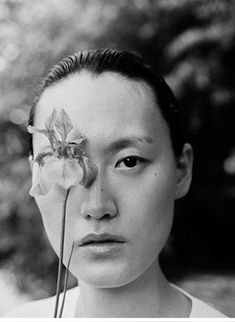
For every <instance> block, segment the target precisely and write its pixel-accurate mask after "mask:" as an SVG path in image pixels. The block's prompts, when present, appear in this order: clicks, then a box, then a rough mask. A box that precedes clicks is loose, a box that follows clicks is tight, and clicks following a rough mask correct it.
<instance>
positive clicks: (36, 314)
mask: <svg viewBox="0 0 235 322" xmlns="http://www.w3.org/2000/svg"><path fill="white" fill-rule="evenodd" d="M76 289H77V288H76V287H75V288H73V289H71V290H68V291H67V294H66V301H65V303H66V307H65V308H64V312H65V313H67V314H68V315H70V314H73V308H74V306H75V300H76V297H75V293H76ZM61 296H62V295H61ZM54 305H55V296H52V297H48V298H45V299H41V300H36V301H31V302H27V303H24V304H22V305H20V306H19V307H17V308H15V309H14V310H11V311H9V312H8V313H6V314H5V315H4V316H2V317H1V318H53V314H54ZM67 314H66V315H67ZM63 315H64V314H63Z"/></svg>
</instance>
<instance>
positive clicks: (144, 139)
mask: <svg viewBox="0 0 235 322" xmlns="http://www.w3.org/2000/svg"><path fill="white" fill-rule="evenodd" d="M152 143H153V139H152V138H151V137H150V136H130V137H124V138H120V139H117V140H115V141H113V142H112V143H111V144H109V145H108V146H107V148H106V149H105V150H106V151H119V150H122V149H125V148H128V147H130V146H138V145H140V144H149V145H150V144H152Z"/></svg>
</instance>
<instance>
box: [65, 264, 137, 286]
mask: <svg viewBox="0 0 235 322" xmlns="http://www.w3.org/2000/svg"><path fill="white" fill-rule="evenodd" d="M94 266H96V265H94ZM71 272H72V274H73V275H75V276H76V278H77V279H78V281H82V282H83V283H86V284H88V285H90V286H93V287H97V288H117V287H122V286H125V285H127V284H129V283H131V282H132V281H133V280H135V279H136V276H133V275H134V274H131V272H130V268H129V269H128V268H126V269H125V268H123V267H122V268H120V267H119V268H118V267H117V265H116V267H108V265H106V264H104V267H103V268H102V267H99V268H98V267H97V266H96V267H92V268H91V267H90V268H88V267H84V269H82V268H81V267H80V269H78V270H76V271H73V270H71Z"/></svg>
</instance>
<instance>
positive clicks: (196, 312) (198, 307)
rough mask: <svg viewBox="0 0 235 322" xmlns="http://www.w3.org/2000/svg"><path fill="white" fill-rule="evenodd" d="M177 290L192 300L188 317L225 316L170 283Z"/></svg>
mask: <svg viewBox="0 0 235 322" xmlns="http://www.w3.org/2000/svg"><path fill="white" fill-rule="evenodd" d="M171 286H173V287H174V288H176V289H177V290H178V291H179V292H181V293H182V294H184V295H185V296H186V297H187V298H189V299H190V300H191V301H192V308H191V313H190V315H189V318H225V317H226V315H224V314H223V313H221V312H219V311H218V310H216V309H214V308H213V307H211V306H210V305H208V304H206V303H205V302H203V301H202V300H199V299H198V298H196V297H194V296H192V295H190V294H189V293H188V292H186V291H184V290H183V289H182V288H180V287H179V286H177V285H175V284H171Z"/></svg>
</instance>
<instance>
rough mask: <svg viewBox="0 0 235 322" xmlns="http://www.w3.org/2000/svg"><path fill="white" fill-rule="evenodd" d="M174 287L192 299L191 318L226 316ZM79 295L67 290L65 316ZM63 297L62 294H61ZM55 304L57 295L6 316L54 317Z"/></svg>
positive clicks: (76, 290)
mask: <svg viewBox="0 0 235 322" xmlns="http://www.w3.org/2000/svg"><path fill="white" fill-rule="evenodd" d="M171 285H172V287H174V288H176V289H177V290H178V291H179V292H181V293H182V294H184V296H186V297H187V298H189V299H190V300H191V301H192V309H191V313H190V316H189V318H225V317H226V316H225V315H224V314H223V313H221V312H219V311H217V310H216V309H214V308H212V307H211V306H209V305H208V304H206V303H205V302H203V301H201V300H199V299H197V298H196V297H194V296H192V295H190V294H189V293H187V292H185V291H184V290H182V289H181V288H180V287H179V286H176V285H175V284H171ZM78 296H79V287H74V288H72V289H70V290H68V291H67V293H66V299H65V305H64V311H63V318H74V317H75V307H76V302H77V299H78ZM60 297H61V298H62V294H61V296H60ZM54 304H55V296H52V297H50V298H47V299H43V300H38V301H33V302H29V303H26V304H24V305H22V306H21V307H20V308H18V309H16V310H14V311H11V312H10V313H8V314H6V315H5V316H3V318H4V317H7V318H50V317H53V310H54Z"/></svg>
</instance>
